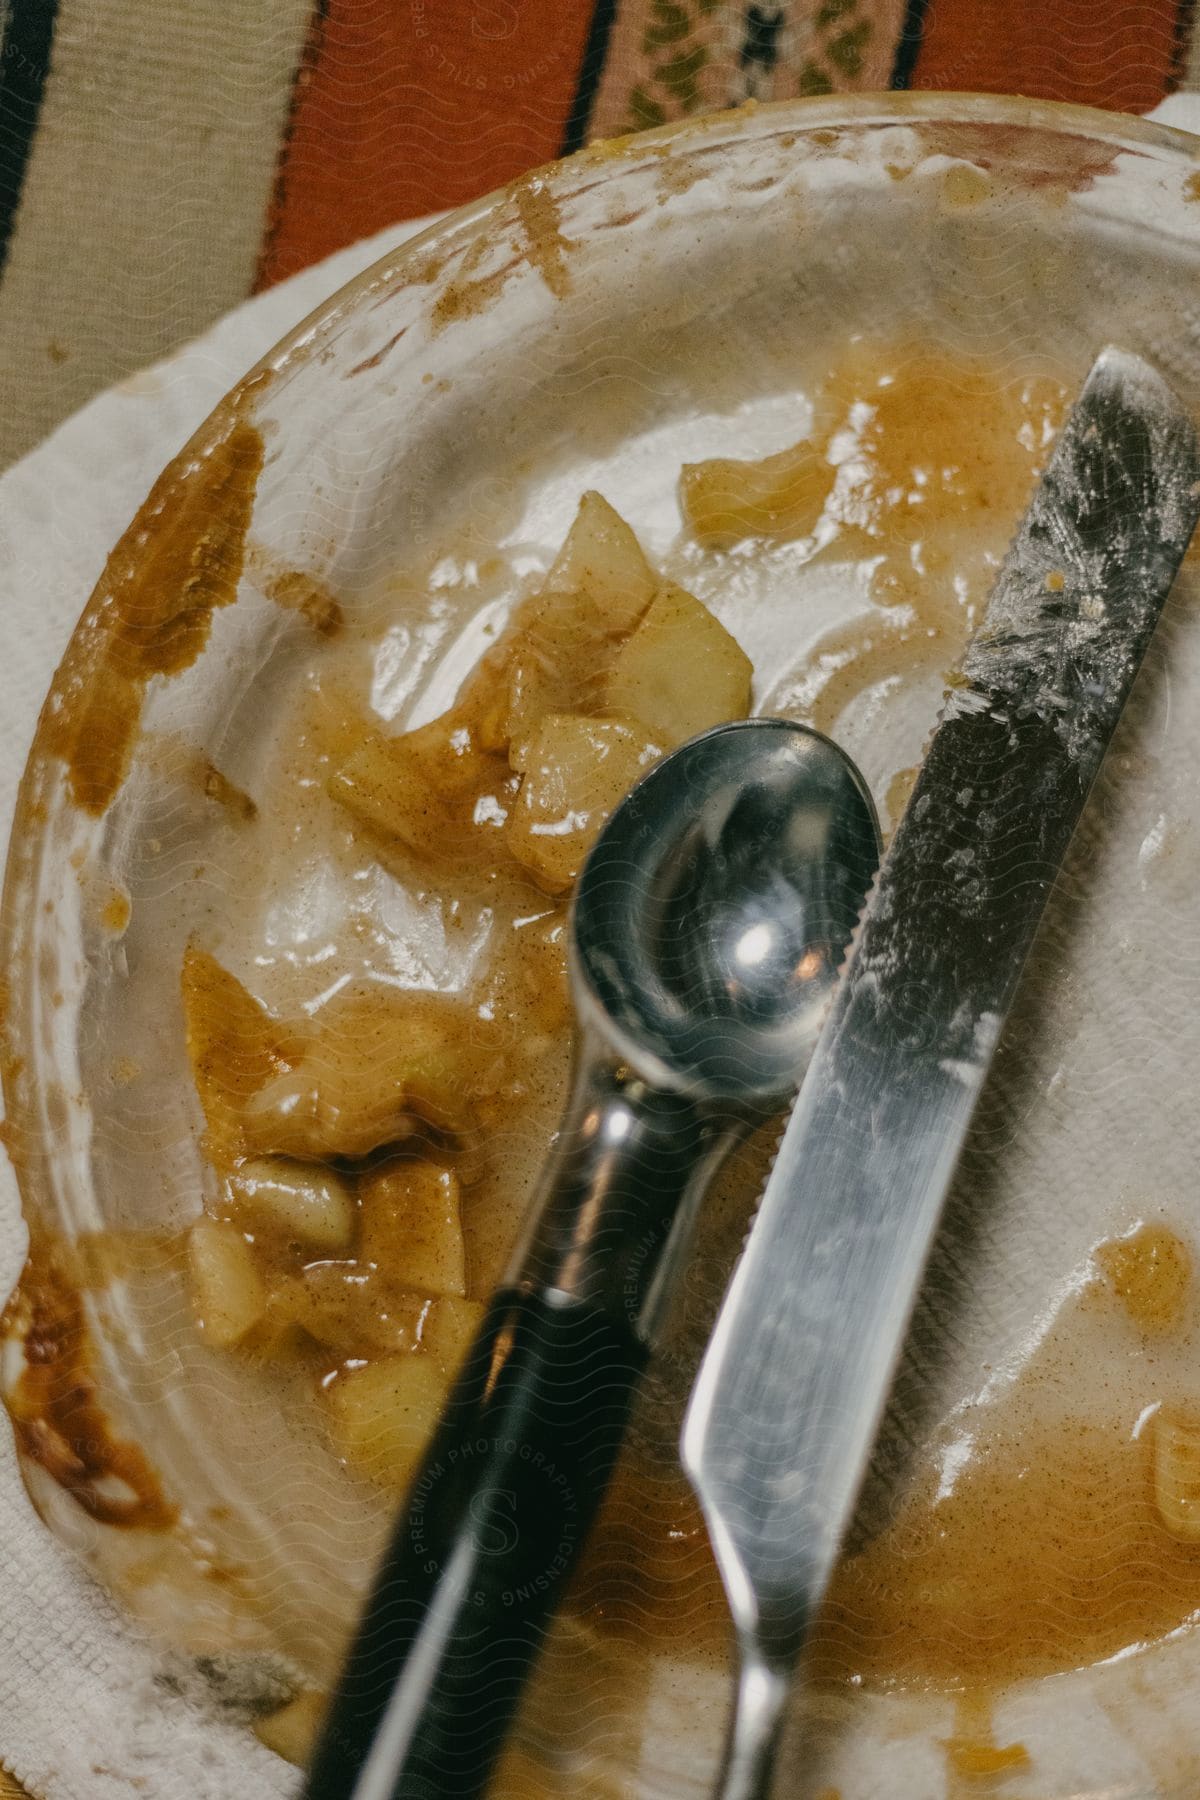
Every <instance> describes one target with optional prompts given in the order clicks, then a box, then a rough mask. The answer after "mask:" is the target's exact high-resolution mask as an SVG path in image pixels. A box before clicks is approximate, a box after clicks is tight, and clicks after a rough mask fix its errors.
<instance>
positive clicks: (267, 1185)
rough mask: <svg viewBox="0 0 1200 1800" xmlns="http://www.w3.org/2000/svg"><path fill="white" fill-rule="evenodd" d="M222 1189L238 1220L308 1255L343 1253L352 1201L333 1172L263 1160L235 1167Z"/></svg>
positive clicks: (349, 1230) (351, 1233) (349, 1229)
mask: <svg viewBox="0 0 1200 1800" xmlns="http://www.w3.org/2000/svg"><path fill="white" fill-rule="evenodd" d="M225 1185H226V1188H227V1189H228V1192H229V1196H230V1199H231V1200H232V1201H233V1203H234V1206H235V1207H236V1209H237V1211H238V1213H239V1215H245V1217H246V1218H248V1219H251V1220H253V1221H255V1222H256V1223H258V1224H261V1225H265V1226H267V1227H269V1228H270V1229H272V1230H274V1231H279V1232H285V1233H286V1234H287V1235H288V1236H289V1237H292V1238H296V1239H298V1240H299V1241H300V1243H302V1244H308V1245H311V1247H312V1248H313V1249H314V1250H345V1249H346V1247H347V1246H348V1245H349V1243H350V1240H351V1239H352V1237H353V1236H354V1218H355V1212H354V1196H353V1194H352V1193H351V1191H350V1186H349V1184H348V1182H346V1181H345V1180H343V1178H342V1177H341V1176H340V1175H339V1174H338V1173H337V1171H336V1170H334V1169H330V1168H323V1167H321V1166H320V1165H318V1164H316V1163H302V1162H295V1161H293V1160H291V1159H290V1158H287V1157H282V1156H281V1157H272V1158H269V1159H266V1158H263V1159H260V1160H258V1161H254V1162H244V1163H241V1164H240V1165H239V1166H238V1167H237V1168H236V1169H234V1170H232V1171H231V1173H230V1174H229V1176H228V1177H227V1179H226V1183H225Z"/></svg>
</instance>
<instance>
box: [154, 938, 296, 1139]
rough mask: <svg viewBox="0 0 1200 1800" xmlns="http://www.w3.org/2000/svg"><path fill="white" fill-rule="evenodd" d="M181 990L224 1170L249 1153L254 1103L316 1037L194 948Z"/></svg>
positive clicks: (201, 1091) (186, 957)
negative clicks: (246, 1124)
mask: <svg viewBox="0 0 1200 1800" xmlns="http://www.w3.org/2000/svg"><path fill="white" fill-rule="evenodd" d="M180 986H181V990H182V994H183V1016H184V1023H185V1027H186V1032H187V1051H188V1057H189V1059H190V1061H191V1065H192V1074H193V1077H194V1079H195V1082H196V1092H197V1094H198V1095H199V1097H200V1105H201V1107H202V1108H203V1110H204V1118H205V1123H206V1124H207V1127H208V1131H207V1135H206V1140H205V1142H206V1148H207V1150H208V1153H209V1156H210V1157H211V1158H212V1159H213V1161H214V1162H216V1163H218V1164H219V1163H222V1162H226V1161H229V1160H232V1159H233V1158H234V1157H236V1156H238V1155H239V1154H240V1153H241V1152H242V1151H243V1150H244V1148H245V1144H244V1141H243V1134H242V1114H243V1109H244V1107H245V1104H246V1101H247V1100H248V1099H249V1097H250V1096H251V1094H254V1093H256V1092H257V1091H258V1089H259V1088H261V1087H264V1086H265V1085H266V1083H267V1082H269V1081H271V1080H273V1079H274V1078H275V1077H276V1076H278V1075H280V1074H283V1073H284V1072H285V1071H286V1070H288V1069H290V1068H291V1067H292V1065H293V1063H294V1062H296V1061H298V1060H299V1059H300V1058H301V1057H302V1056H303V1055H304V1052H305V1049H306V1048H307V1042H308V1029H307V1026H306V1024H303V1023H300V1024H284V1023H282V1022H281V1021H280V1020H278V1019H274V1018H272V1017H271V1014H270V1013H269V1012H268V1011H267V1009H266V1007H265V1006H263V1005H261V1004H260V1002H259V1001H257V1000H256V999H255V998H254V996H253V994H251V993H249V992H248V991H247V990H246V989H245V988H244V987H243V986H242V984H241V982H240V981H239V980H238V979H237V977H236V976H235V975H231V974H230V972H229V970H228V969H223V968H222V967H221V965H220V963H219V962H218V961H217V960H216V958H215V957H213V956H210V955H209V953H208V951H206V950H200V949H198V948H197V947H196V946H195V945H194V944H189V945H188V947H187V949H186V950H185V951H184V954H183V969H182V974H181V978H180Z"/></svg>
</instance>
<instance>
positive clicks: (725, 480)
mask: <svg viewBox="0 0 1200 1800" xmlns="http://www.w3.org/2000/svg"><path fill="white" fill-rule="evenodd" d="M836 476H837V470H836V469H835V468H834V467H833V465H832V464H831V463H830V462H828V461H827V459H826V457H825V454H824V451H823V450H821V449H819V448H818V447H817V446H816V445H815V444H810V443H799V444H794V445H792V447H791V448H790V449H788V450H780V451H778V452H777V454H776V455H774V456H764V457H763V458H762V460H761V462H739V461H737V460H736V459H734V458H733V457H726V456H720V457H714V458H713V459H712V460H711V461H709V462H700V463H685V464H684V466H683V470H682V473H681V474H680V477H679V489H680V498H681V501H682V504H683V514H684V517H685V519H686V520H687V522H688V524H689V525H690V526H691V528H692V530H693V531H694V532H695V534H696V536H697V537H698V538H703V539H705V540H707V541H709V542H717V543H720V542H729V541H731V540H734V539H737V538H742V537H800V536H802V535H804V534H805V533H807V532H810V531H812V530H813V529H814V528H815V526H816V524H817V521H818V519H819V518H820V516H821V512H822V509H823V507H824V505H825V502H826V500H828V498H829V495H830V493H831V492H832V489H833V484H834V480H835V479H836Z"/></svg>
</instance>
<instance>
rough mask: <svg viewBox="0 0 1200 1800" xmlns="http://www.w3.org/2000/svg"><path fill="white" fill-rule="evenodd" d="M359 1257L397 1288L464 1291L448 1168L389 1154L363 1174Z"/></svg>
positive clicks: (456, 1203) (455, 1192) (455, 1191)
mask: <svg viewBox="0 0 1200 1800" xmlns="http://www.w3.org/2000/svg"><path fill="white" fill-rule="evenodd" d="M358 1195H359V1203H360V1205H361V1207H362V1235H361V1238H360V1240H359V1255H360V1256H361V1257H362V1258H363V1260H364V1261H366V1262H369V1263H374V1264H375V1265H376V1267H378V1268H380V1269H384V1270H386V1271H387V1273H388V1275H389V1276H390V1277H391V1279H392V1280H393V1281H395V1282H396V1283H397V1284H398V1285H399V1286H400V1287H403V1288H419V1289H421V1290H422V1291H423V1292H424V1293H427V1294H457V1295H460V1296H461V1295H463V1294H465V1293H466V1291H467V1263H466V1250H465V1248H464V1245H463V1231H462V1222H461V1220H460V1217H459V1211H460V1195H459V1186H458V1177H457V1176H456V1175H455V1173H454V1171H453V1169H448V1168H444V1167H442V1166H441V1165H440V1164H438V1163H433V1162H425V1161H423V1160H418V1159H416V1158H413V1157H406V1158H404V1159H401V1158H399V1157H393V1158H392V1159H391V1160H390V1161H389V1162H387V1163H385V1164H383V1165H382V1166H381V1167H380V1168H378V1169H373V1170H371V1172H370V1173H369V1174H367V1175H364V1176H363V1177H362V1179H361V1181H360V1182H359V1187H358Z"/></svg>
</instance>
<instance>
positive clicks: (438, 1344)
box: [421, 1294, 484, 1381]
mask: <svg viewBox="0 0 1200 1800" xmlns="http://www.w3.org/2000/svg"><path fill="white" fill-rule="evenodd" d="M483 1311H484V1309H483V1307H482V1306H481V1305H480V1304H479V1302H478V1300H465V1299H463V1298H461V1297H460V1296H459V1295H456V1294H439V1295H438V1297H437V1299H436V1300H435V1301H434V1302H433V1304H432V1306H431V1307H430V1308H429V1312H428V1313H427V1315H426V1317H425V1319H424V1320H423V1321H422V1325H421V1344H422V1347H423V1348H424V1349H425V1350H427V1351H428V1352H429V1354H430V1355H431V1356H432V1357H433V1358H434V1359H435V1361H436V1362H438V1363H439V1364H440V1365H441V1367H442V1368H443V1369H444V1370H445V1373H446V1378H447V1380H449V1381H453V1379H454V1377H455V1376H456V1375H457V1374H458V1371H459V1369H460V1368H461V1367H462V1363H463V1358H464V1357H465V1356H466V1354H467V1351H468V1350H469V1349H470V1347H471V1344H472V1342H473V1340H474V1337H475V1334H476V1332H477V1331H478V1330H479V1327H480V1325H481V1324H482V1322H483Z"/></svg>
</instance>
